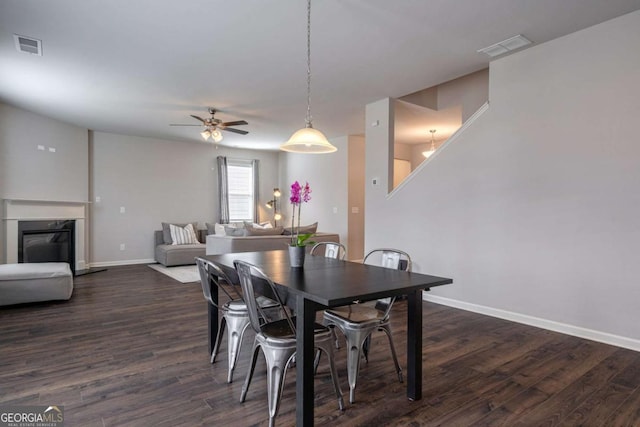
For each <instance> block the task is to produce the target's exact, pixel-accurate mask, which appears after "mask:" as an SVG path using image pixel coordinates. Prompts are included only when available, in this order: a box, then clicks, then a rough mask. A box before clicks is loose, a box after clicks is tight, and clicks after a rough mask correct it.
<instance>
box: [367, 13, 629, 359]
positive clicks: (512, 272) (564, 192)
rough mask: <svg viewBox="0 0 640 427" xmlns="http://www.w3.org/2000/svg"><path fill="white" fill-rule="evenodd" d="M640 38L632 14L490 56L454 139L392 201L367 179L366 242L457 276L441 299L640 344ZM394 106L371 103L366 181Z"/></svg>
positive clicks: (382, 171)
mask: <svg viewBox="0 0 640 427" xmlns="http://www.w3.org/2000/svg"><path fill="white" fill-rule="evenodd" d="M638 40H640V12H634V13H631V14H629V15H625V16H622V17H620V18H617V19H614V20H612V21H609V22H605V23H603V24H600V25H597V26H594V27H591V28H588V29H586V30H583V31H580V32H577V33H574V34H570V35H568V36H565V37H562V38H560V39H557V40H554V41H551V42H548V43H545V44H541V45H538V46H534V47H531V48H529V49H527V50H524V51H521V52H518V53H515V54H513V55H510V56H507V57H505V58H502V59H498V60H495V61H494V62H492V63H491V71H490V75H491V81H490V88H491V89H490V106H489V109H488V110H487V111H486V112H485V113H484V114H483V115H482V116H481V117H480V118H479V119H478V120H477V121H475V122H474V123H473V124H472V125H471V126H470V127H469V128H468V129H467V130H466V131H465V132H464V133H463V134H462V135H460V137H459V139H458V140H456V141H455V143H453V144H449V145H447V147H446V148H445V149H443V150H442V152H441V153H440V154H439V155H438V156H437V157H436V158H435V159H433V160H432V161H431V162H429V164H427V165H426V166H427V167H425V168H421V169H419V171H418V172H419V173H418V174H415V175H413V176H412V177H411V178H410V179H409V181H407V182H406V183H405V185H404V186H403V187H402V188H401V189H400V191H398V192H396V193H394V194H393V196H392V197H389V196H388V195H387V191H386V188H385V184H386V183H383V185H382V186H380V187H378V188H375V187H372V186H371V185H369V183H367V185H366V192H367V193H366V196H367V202H366V203H367V206H366V209H367V217H366V236H365V242H366V247H367V248H372V247H375V246H396V247H400V248H402V249H405V250H406V251H408V252H409V253H410V254H412V255H413V257H414V261H415V264H414V266H415V270H416V271H418V272H428V273H432V274H435V275H442V276H445V277H452V278H453V279H454V284H453V285H450V286H446V287H442V288H438V289H432V291H431V292H430V293H429V294H428V295H430V296H431V297H432V298H433V297H434V296H435V297H439V298H441V299H440V301H443V302H447V303H450V304H452V305H456V304H457V305H458V306H460V307H463V308H466V309H471V310H477V311H480V312H486V313H488V314H492V315H496V316H500V317H505V318H511V319H514V320H518V321H522V322H525V323H532V324H537V325H539V326H543V327H548V328H551V329H556V330H561V331H563V332H567V333H573V334H576V335H580V336H587V337H592V338H594V339H598V340H604V341H607V342H613V343H616V344H618V345H624V346H628V347H630V348H635V349H640V311H639V310H638V307H637V305H638V304H637V302H638V301H640V286H638V285H637V283H638V277H640V266H639V265H638V262H637V258H638V253H639V247H638V242H640V227H639V226H638V218H640V192H638V191H637V190H638V188H639V187H640V168H638V158H640V144H638V143H637V141H638V138H637V129H636V121H637V118H638V117H640V102H638V99H640V85H638V81H637V80H638V77H637V76H638V75H640V55H638V43H637V42H638ZM594 52H597V55H596V56H594ZM596 57H597V60H595V59H594V58H596ZM390 105H391V103H390V102H389V100H382V101H379V102H376V103H372V104H369V105H368V106H367V118H366V122H367V123H371V122H372V121H374V120H380V121H381V124H380V126H379V127H377V128H367V133H366V139H367V148H366V156H367V169H366V178H367V181H368V182H369V181H370V180H371V179H372V178H373V177H380V178H382V179H384V177H385V176H386V175H387V172H388V170H389V169H388V156H385V151H386V150H387V147H388V145H389V134H388V132H385V129H387V128H388V127H389V126H390V124H389V123H390V121H389V119H390V118H392V116H393V112H392V111H389V109H390V107H389V106H390ZM389 229H393V230H394V232H393V233H384V232H381V230H389Z"/></svg>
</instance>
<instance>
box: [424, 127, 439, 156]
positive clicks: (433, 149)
mask: <svg viewBox="0 0 640 427" xmlns="http://www.w3.org/2000/svg"><path fill="white" fill-rule="evenodd" d="M429 132H431V147H430V148H429V149H428V150H427V151H423V152H422V155H423V156H425V157H426V158H427V159H428V158H429V157H431V155H432V154H433V153H435V152H436V141H435V139H434V134H435V133H436V130H435V129H431V130H430V131H429Z"/></svg>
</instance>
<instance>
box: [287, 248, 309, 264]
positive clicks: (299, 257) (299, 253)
mask: <svg viewBox="0 0 640 427" xmlns="http://www.w3.org/2000/svg"><path fill="white" fill-rule="evenodd" d="M306 253H307V252H306V251H305V247H304V246H289V264H290V265H291V268H302V266H303V265H304V256H305V255H306Z"/></svg>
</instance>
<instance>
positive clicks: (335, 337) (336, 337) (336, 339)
mask: <svg viewBox="0 0 640 427" xmlns="http://www.w3.org/2000/svg"><path fill="white" fill-rule="evenodd" d="M331 336H332V337H333V342H335V343H336V348H337V349H338V348H340V341H338V334H336V327H335V326H333V327H331Z"/></svg>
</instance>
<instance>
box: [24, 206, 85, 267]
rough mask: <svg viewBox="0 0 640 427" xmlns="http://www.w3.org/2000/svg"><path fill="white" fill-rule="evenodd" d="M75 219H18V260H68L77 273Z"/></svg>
mask: <svg viewBox="0 0 640 427" xmlns="http://www.w3.org/2000/svg"><path fill="white" fill-rule="evenodd" d="M74 236H75V220H72V219H71V220H52V221H46V220H45V221H18V262H25V263H26V262H67V263H69V266H70V267H71V271H72V272H73V273H74V274H75V271H76V268H75V267H76V266H75V259H76V256H75V247H76V245H75V238H74Z"/></svg>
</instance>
